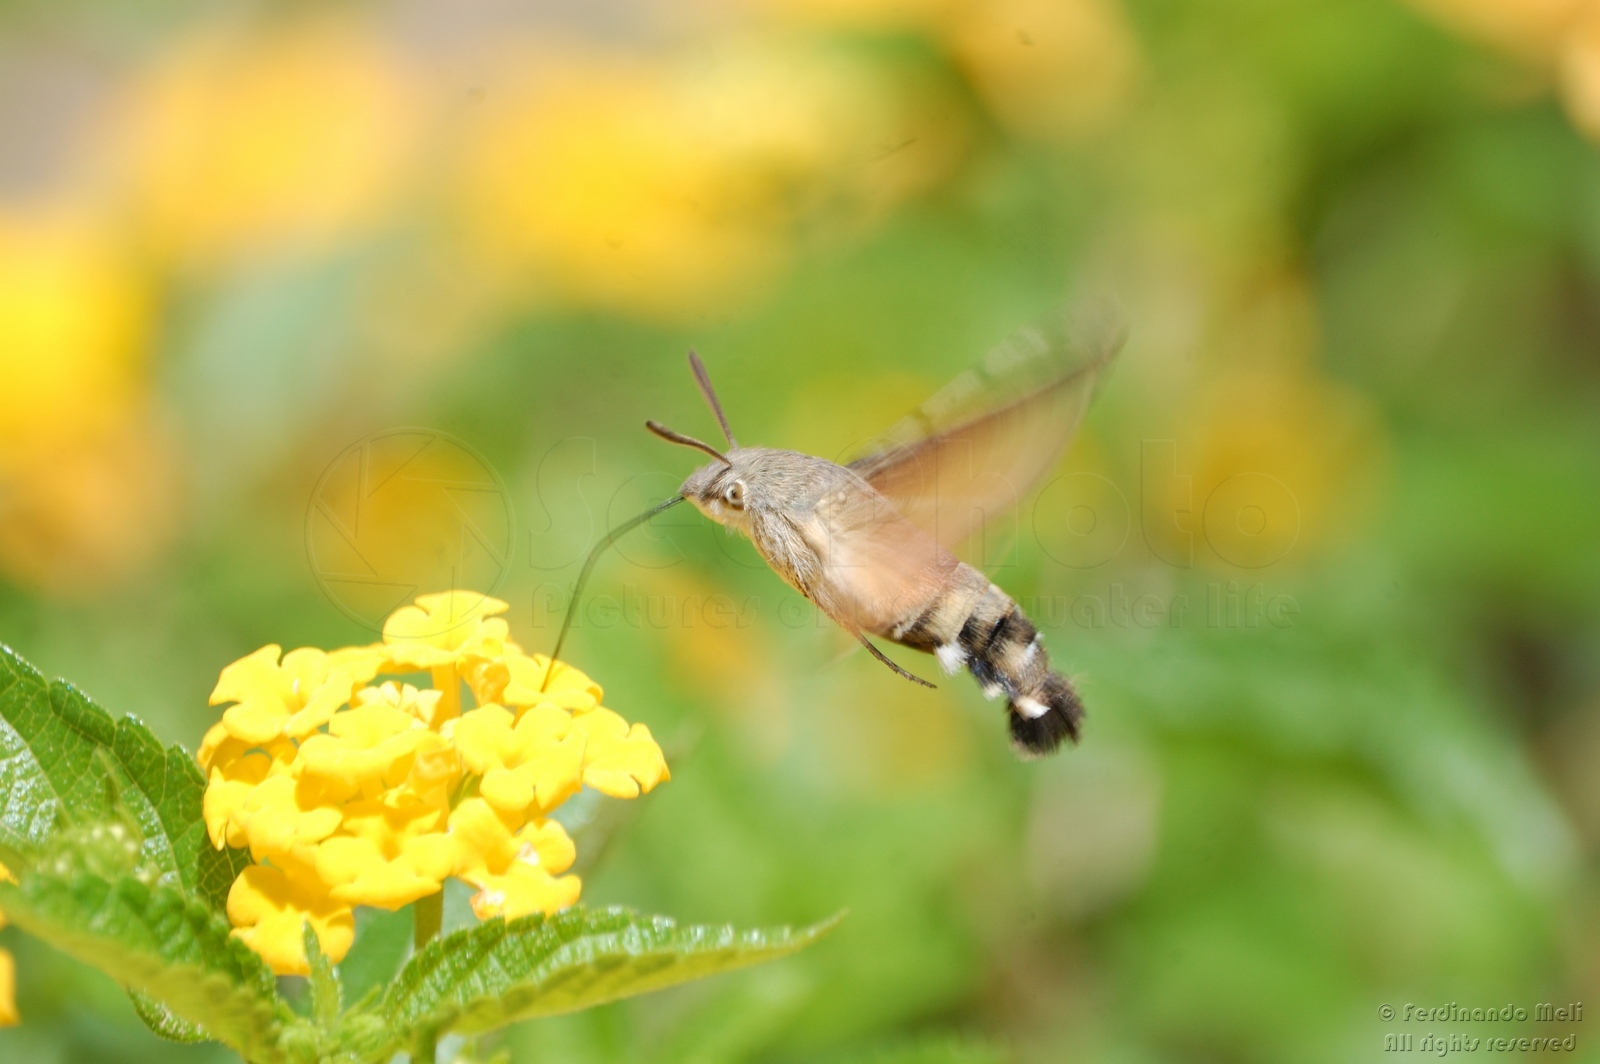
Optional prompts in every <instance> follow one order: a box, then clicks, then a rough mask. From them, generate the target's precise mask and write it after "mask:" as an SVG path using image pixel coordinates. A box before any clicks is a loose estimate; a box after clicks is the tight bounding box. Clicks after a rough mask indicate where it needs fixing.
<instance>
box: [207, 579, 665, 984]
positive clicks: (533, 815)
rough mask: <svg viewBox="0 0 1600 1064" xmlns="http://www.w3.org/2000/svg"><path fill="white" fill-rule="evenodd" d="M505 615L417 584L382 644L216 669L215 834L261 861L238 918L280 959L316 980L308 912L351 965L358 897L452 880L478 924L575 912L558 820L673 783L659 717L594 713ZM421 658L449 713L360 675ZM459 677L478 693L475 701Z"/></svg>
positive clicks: (582, 690) (411, 891)
mask: <svg viewBox="0 0 1600 1064" xmlns="http://www.w3.org/2000/svg"><path fill="white" fill-rule="evenodd" d="M506 608H507V607H506V604H505V603H504V602H500V601H499V600H497V599H492V598H488V597H486V596H483V595H478V594H474V593H470V592H463V591H451V592H445V593H443V594H437V595H423V596H421V597H419V598H418V599H417V600H416V604H415V605H410V606H403V607H401V608H400V609H398V610H396V611H395V612H394V613H393V614H392V615H391V616H390V617H389V620H388V623H386V624H385V626H384V642H382V643H379V644H375V645H373V646H369V647H346V648H343V649H340V650H335V651H331V652H328V653H323V652H322V651H320V650H315V649H311V648H305V649H301V650H296V651H291V652H290V653H288V654H281V650H280V648H279V647H277V646H267V647H263V648H262V649H260V650H258V651H256V652H255V653H254V654H251V655H248V656H246V657H244V658H241V659H240V660H239V661H236V662H234V663H233V664H231V665H229V666H227V667H226V668H224V669H223V670H222V675H221V678H220V679H219V680H218V683H217V688H216V691H215V692H214V693H213V696H212V702H213V704H219V703H228V702H231V703H233V704H232V705H231V706H229V708H228V709H227V710H225V711H224V713H223V717H222V720H221V722H219V723H218V724H217V725H215V726H214V727H212V728H211V730H210V731H208V732H207V733H206V737H205V740H204V741H203V742H202V743H201V746H200V752H199V754H198V759H199V761H200V763H201V765H202V767H203V768H205V770H206V772H207V774H208V782H207V787H206V794H205V800H204V807H203V813H204V817H205V822H206V830H207V832H208V834H209V836H210V838H211V841H212V843H213V844H214V845H216V846H219V847H220V846H223V845H232V846H248V847H249V850H250V853H251V856H252V858H253V859H254V860H255V861H256V862H257V864H254V865H252V866H250V868H249V869H247V870H246V874H245V875H242V876H241V877H240V878H239V880H238V881H237V882H236V883H235V884H234V888H233V891H232V892H231V893H230V895H229V902H228V912H229V917H230V919H232V920H233V922H234V926H235V929H236V933H237V934H239V935H240V937H241V938H243V939H244V940H245V941H246V942H248V943H249V944H250V945H251V947H252V948H253V949H255V950H256V951H257V952H258V953H260V954H261V955H262V957H263V958H265V959H266V960H267V962H268V963H269V964H270V965H271V966H272V968H273V970H274V971H277V972H279V973H294V972H303V970H304V968H305V963H306V962H305V957H304V954H303V942H302V941H301V939H300V937H299V935H300V931H299V926H300V925H299V921H301V920H303V919H309V920H311V922H312V926H313V927H315V928H316V930H317V933H318V935H319V937H320V939H321V941H322V948H323V950H324V952H325V953H327V955H328V956H329V957H331V958H333V959H334V960H336V961H337V960H338V959H339V958H340V957H342V956H343V954H344V950H346V949H348V948H349V942H350V940H349V935H348V931H349V928H350V927H351V926H352V925H351V919H352V917H351V907H352V906H355V905H371V906H376V907H379V908H384V909H391V910H392V909H397V908H399V907H401V906H403V905H408V904H411V903H413V902H416V901H418V900H419V899H422V898H426V897H429V896H430V895H434V894H437V893H438V892H439V890H440V889H441V886H442V884H443V882H444V880H445V879H447V878H449V877H451V876H455V877H457V878H460V879H462V880H465V881H466V882H468V883H471V884H473V885H474V886H476V887H478V893H477V894H476V895H475V896H474V898H473V900H472V905H473V909H474V911H475V912H476V913H478V915H479V916H481V917H488V916H491V915H495V914H504V915H507V916H515V915H521V914H523V913H527V912H535V911H553V910H555V909H559V908H562V907H564V906H567V905H571V904H572V903H573V902H574V901H576V900H577V898H578V894H579V892H580V890H581V888H582V884H581V883H580V882H579V880H578V878H577V877H576V876H571V875H562V873H564V872H566V870H567V869H568V868H570V867H571V865H572V862H573V860H574V859H575V856H576V852H575V850H574V848H573V845H572V840H571V839H569V838H568V837H567V835H566V832H565V831H564V830H563V829H562V828H561V826H560V825H559V824H557V823H556V822H555V821H553V820H549V819H547V816H548V814H549V813H551V812H552V811H553V810H555V809H556V808H557V807H558V806H559V805H561V803H562V802H564V801H566V800H567V799H568V798H570V797H571V796H572V795H574V794H576V793H577V792H578V791H579V789H580V788H581V787H583V786H584V785H585V784H587V785H588V786H590V787H593V788H594V789H596V790H598V791H600V792H602V793H604V794H607V795H610V796H612V797H618V798H632V797H636V796H637V795H639V794H642V793H644V792H646V791H649V790H650V789H652V788H653V787H655V786H656V785H657V784H658V783H660V782H662V781H663V780H666V779H667V778H668V773H667V766H666V762H665V760H664V759H663V758H662V756H661V750H660V748H659V747H658V746H657V745H656V743H655V741H654V739H652V738H651V736H650V731H649V729H648V728H646V727H645V726H644V725H642V724H634V725H629V724H628V722H627V721H625V720H623V719H622V718H621V717H619V716H617V715H616V714H615V713H613V712H611V711H610V710H609V709H606V708H605V707H604V706H602V705H600V700H601V698H602V697H603V692H602V691H601V689H600V687H599V685H598V684H596V683H595V682H594V681H593V680H591V679H589V677H587V676H585V675H584V674H583V673H581V672H579V671H578V670H576V669H574V668H572V667H570V666H568V665H564V664H561V663H559V662H557V663H554V664H552V662H551V661H550V659H548V658H543V657H530V656H528V655H526V654H524V653H523V652H522V650H521V648H520V647H518V646H517V645H516V644H515V643H513V642H512V641H511V640H510V638H509V631H508V628H507V625H506V622H505V621H504V619H502V618H500V617H498V616H495V615H496V614H499V613H503V612H505V610H506ZM280 654H281V660H280ZM419 669H427V670H429V671H430V672H431V673H432V675H433V677H434V680H435V683H436V684H437V685H448V686H449V687H450V688H453V689H454V708H453V709H447V708H442V707H446V706H447V703H448V702H449V700H450V694H449V693H447V692H446V690H445V689H444V687H443V686H440V687H437V688H436V689H431V690H419V689H418V688H416V687H413V686H411V685H410V684H406V683H402V682H399V681H395V680H385V681H383V682H382V683H380V684H377V685H376V686H361V685H362V684H365V683H366V682H367V681H369V680H372V679H374V677H375V675H376V674H377V673H379V672H388V673H409V672H414V671H416V670H419ZM546 672H548V673H549V681H550V682H549V688H550V690H549V691H548V692H546V691H543V690H541V688H542V687H543V686H545V674H546ZM468 681H470V682H468ZM464 682H467V686H468V687H469V688H470V690H471V691H472V693H473V698H474V699H475V700H476V702H477V704H476V705H475V706H474V707H473V708H470V709H468V710H467V711H466V712H465V713H461V712H460V699H461V688H462V686H463V684H464ZM490 693H494V694H498V695H513V696H514V697H515V701H514V702H510V703H509V704H507V705H501V704H499V703H495V702H490V701H485V700H484V699H485V696H486V695H488V694H490Z"/></svg>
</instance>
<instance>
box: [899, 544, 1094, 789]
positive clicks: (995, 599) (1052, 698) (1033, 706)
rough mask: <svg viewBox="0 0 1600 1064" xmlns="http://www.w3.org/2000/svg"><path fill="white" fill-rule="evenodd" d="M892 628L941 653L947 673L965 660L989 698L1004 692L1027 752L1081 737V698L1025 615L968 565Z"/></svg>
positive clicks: (1018, 743)
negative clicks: (1055, 668) (1053, 667)
mask: <svg viewBox="0 0 1600 1064" xmlns="http://www.w3.org/2000/svg"><path fill="white" fill-rule="evenodd" d="M886 634H888V636H889V638H891V639H894V640H895V641H896V642H899V643H901V644H903V645H905V646H909V647H914V648H916V649H918V650H924V651H928V652H930V653H933V654H935V655H937V656H938V658H939V664H940V665H942V666H943V667H944V670H945V672H947V673H953V672H956V671H957V670H959V669H960V668H961V667H962V666H965V667H966V669H967V671H969V672H971V673H972V676H973V678H974V679H975V680H977V681H978V685H979V686H980V687H981V688H982V689H983V693H984V696H985V697H987V698H999V697H1000V696H1002V695H1004V696H1005V699H1006V709H1007V713H1008V716H1009V718H1010V729H1011V741H1012V744H1013V745H1014V746H1015V747H1016V749H1017V752H1018V753H1019V754H1021V755H1022V756H1024V757H1037V756H1039V755H1042V754H1048V753H1051V752H1052V751H1054V750H1055V749H1056V748H1057V747H1059V746H1060V745H1061V743H1062V741H1063V740H1066V739H1071V740H1072V741H1073V742H1077V741H1078V731H1079V727H1080V725H1081V723H1082V721H1083V703H1082V702H1081V701H1079V699H1078V696H1077V693H1076V692H1075V691H1073V689H1072V685H1071V683H1069V682H1068V680H1067V678H1066V677H1064V676H1062V675H1061V674H1060V673H1057V672H1052V671H1051V670H1050V659H1049V655H1048V654H1047V653H1046V652H1045V649H1044V645H1043V643H1042V641H1041V640H1040V638H1039V630H1038V629H1037V628H1035V627H1034V624H1033V622H1032V621H1031V620H1029V619H1028V616H1027V614H1025V613H1023V612H1022V609H1021V608H1020V607H1019V606H1018V605H1017V604H1016V602H1014V601H1013V600H1012V598H1011V596H1009V595H1007V594H1006V593H1005V592H1004V591H1002V590H1000V588H999V587H997V586H996V585H994V584H992V583H990V582H989V580H988V579H987V578H986V577H984V576H983V575H982V574H981V573H979V572H978V571H977V570H975V569H973V568H971V567H970V566H967V565H962V566H960V567H959V569H958V571H957V572H956V573H955V574H954V578H953V579H952V580H951V582H950V584H949V585H948V586H947V587H946V589H945V590H944V592H943V593H942V594H941V595H940V596H939V597H938V598H937V599H935V601H934V602H932V603H931V604H929V605H926V606H925V607H924V608H922V609H921V610H920V611H918V612H916V613H914V614H912V615H910V616H909V617H908V618H906V619H905V620H904V621H903V622H902V623H901V624H898V625H896V626H895V627H894V629H893V630H891V631H890V632H889V633H886Z"/></svg>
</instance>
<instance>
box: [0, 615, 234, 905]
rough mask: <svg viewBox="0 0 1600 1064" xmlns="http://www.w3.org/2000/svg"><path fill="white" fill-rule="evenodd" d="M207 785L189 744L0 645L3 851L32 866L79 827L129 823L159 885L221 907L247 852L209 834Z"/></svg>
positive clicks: (0, 821) (0, 828)
mask: <svg viewBox="0 0 1600 1064" xmlns="http://www.w3.org/2000/svg"><path fill="white" fill-rule="evenodd" d="M205 785H206V781H205V777H204V776H203V775H201V772H200V767H199V766H198V765H197V764H195V761H194V758H192V757H191V756H190V755H189V754H188V752H187V751H185V750H184V749H183V747H181V746H168V747H163V746H162V745H161V743H160V741H159V740H158V739H156V737H155V736H154V735H152V734H151V732H150V730H149V729H148V728H146V727H145V726H144V724H143V723H141V722H140V721H139V720H137V719H136V718H134V717H131V716H130V717H124V718H123V719H122V720H120V721H114V720H112V718H111V715H110V714H109V713H107V712H106V711H105V710H104V709H101V708H100V707H99V706H97V705H95V704H94V703H93V702H92V701H90V700H89V699H88V698H87V697H86V696H85V695H84V694H83V693H82V692H81V691H79V690H78V689H77V688H75V687H73V686H72V685H71V684H68V683H65V682H63V681H61V680H56V681H54V682H52V683H47V682H46V681H45V679H44V677H43V676H42V675H40V673H39V671H38V670H37V669H35V668H34V667H33V666H31V665H29V664H28V663H27V662H26V661H24V660H22V659H21V658H20V657H18V656H17V655H16V654H15V653H14V652H13V651H12V650H11V649H10V648H9V647H6V646H4V645H0V855H4V856H6V857H9V858H11V859H12V860H14V861H16V862H17V863H18V864H20V865H22V866H24V867H26V865H27V864H29V863H30V862H31V861H33V860H36V859H38V858H39V857H41V856H44V855H45V854H46V853H47V852H48V851H49V850H50V848H51V846H52V844H53V843H55V842H57V841H58V837H59V835H60V833H61V832H62V831H63V830H65V829H67V828H70V827H72V826H73V825H83V824H93V823H100V822H106V821H114V820H121V819H125V820H126V821H127V822H128V823H129V824H131V825H134V826H136V827H137V829H138V831H139V836H140V844H141V853H140V855H139V859H140V863H141V864H142V865H143V866H144V867H145V868H147V869H149V870H151V871H152V872H153V874H154V875H155V877H156V879H157V881H158V882H160V883H162V884H163V885H165V886H168V887H171V888H172V889H175V890H178V891H180V892H182V893H183V894H184V895H185V896H187V897H190V898H193V899H195V900H198V901H200V902H202V903H203V904H205V905H206V906H207V907H209V908H210V909H211V910H212V911H214V912H219V913H220V912H222V910H223V906H224V904H225V903H226V901H227V896H228V888H229V886H230V885H232V883H233V880H234V878H235V877H236V876H237V875H238V873H239V872H240V870H242V869H243V868H244V866H245V865H246V864H247V863H248V855H247V854H245V853H244V851H242V850H231V849H230V850H223V851H218V850H216V849H214V848H213V847H212V846H211V843H210V840H209V839H207V838H206V832H205V823H204V821H203V820H202V819H201V815H200V814H201V803H202V801H203V799H204V796H205ZM19 870H20V869H19Z"/></svg>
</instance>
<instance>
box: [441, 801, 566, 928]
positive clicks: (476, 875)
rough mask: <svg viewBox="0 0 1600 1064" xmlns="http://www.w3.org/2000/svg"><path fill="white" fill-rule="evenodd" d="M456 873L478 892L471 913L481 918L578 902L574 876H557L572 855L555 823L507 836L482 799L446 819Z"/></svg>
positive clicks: (538, 823) (535, 824) (549, 909)
mask: <svg viewBox="0 0 1600 1064" xmlns="http://www.w3.org/2000/svg"><path fill="white" fill-rule="evenodd" d="M450 829H451V830H450V837H451V840H452V841H453V842H454V844H455V847H456V865H455V874H456V875H457V876H459V877H460V878H461V879H463V880H465V881H466V882H468V883H471V884H472V885H473V886H475V887H478V888H479V892H478V894H477V895H475V896H474V897H473V899H472V908H473V911H474V912H475V913H477V914H478V916H479V917H480V918H482V919H487V918H488V917H490V916H496V915H504V916H506V917H507V918H511V917H516V916H522V915H523V914H525V913H530V912H554V911H556V910H557V909H564V908H566V907H567V906H568V905H571V904H573V903H574V902H576V901H577V900H578V895H579V893H580V891H581V889H582V883H581V882H580V881H579V879H578V877H577V876H560V878H557V877H558V876H559V874H560V873H562V872H564V871H566V870H567V869H568V868H570V867H572V862H573V860H574V858H575V857H576V856H577V851H576V849H575V848H574V847H573V845H572V840H571V838H570V837H568V835H567V833H566V830H565V829H564V828H562V826H561V825H560V824H558V823H556V822H555V821H554V820H543V819H540V820H535V821H533V822H531V823H529V824H527V825H526V826H524V827H523V828H522V830H520V831H518V832H517V833H516V834H512V832H511V831H510V830H509V828H508V827H507V826H506V823H505V821H504V820H503V819H502V818H501V817H500V816H498V815H496V813H495V812H494V810H493V809H492V808H491V807H490V806H489V804H488V803H487V802H485V801H484V800H483V799H481V798H470V799H468V800H467V801H465V802H462V803H461V805H460V806H458V807H457V808H456V811H455V812H454V813H452V814H451V816H450Z"/></svg>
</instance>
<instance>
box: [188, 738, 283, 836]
mask: <svg viewBox="0 0 1600 1064" xmlns="http://www.w3.org/2000/svg"><path fill="white" fill-rule="evenodd" d="M235 741H237V740H235ZM270 771H272V758H270V757H268V756H267V755H266V754H261V753H256V754H249V755H246V756H244V757H239V758H233V759H230V760H229V761H228V763H227V764H226V765H225V766H221V765H219V766H218V767H216V768H213V769H212V770H211V776H210V782H208V783H207V784H206V793H205V797H204V798H203V799H202V800H201V816H202V817H203V818H204V819H205V822H206V834H207V835H209V836H210V837H211V845H213V846H215V847H216V848H217V849H219V850H220V849H222V847H223V846H225V845H226V846H243V845H244V843H245V836H244V829H243V826H242V825H240V824H238V823H236V822H235V821H234V816H235V814H237V813H238V812H239V810H240V809H241V808H242V807H243V806H244V803H245V801H246V800H247V799H249V797H250V795H251V793H252V792H253V791H254V790H255V789H256V786H257V784H259V783H261V781H263V780H265V779H266V778H267V773H269V772H270Z"/></svg>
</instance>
